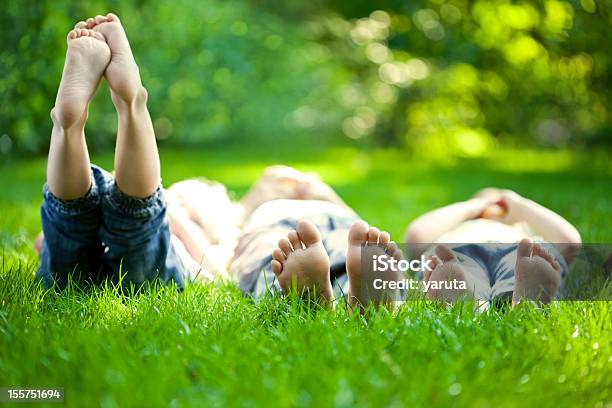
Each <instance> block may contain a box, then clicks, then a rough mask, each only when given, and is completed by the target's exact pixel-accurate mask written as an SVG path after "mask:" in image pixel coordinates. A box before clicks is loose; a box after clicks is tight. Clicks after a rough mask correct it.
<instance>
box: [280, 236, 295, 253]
mask: <svg viewBox="0 0 612 408" xmlns="http://www.w3.org/2000/svg"><path fill="white" fill-rule="evenodd" d="M278 247H279V248H280V250H281V251H283V253H284V254H285V256H287V255H289V254H290V253H291V252H293V249H292V248H291V244H290V243H289V240H288V239H287V238H281V239H280V240H279V241H278Z"/></svg>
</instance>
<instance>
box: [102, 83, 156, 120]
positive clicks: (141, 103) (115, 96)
mask: <svg viewBox="0 0 612 408" xmlns="http://www.w3.org/2000/svg"><path fill="white" fill-rule="evenodd" d="M111 99H112V100H113V104H114V105H115V109H117V112H118V113H120V114H121V113H124V112H128V111H131V110H134V109H136V108H138V107H146V105H147V99H148V92H147V90H146V88H145V87H144V86H142V85H140V86H139V87H138V88H137V89H135V90H134V91H132V92H124V93H121V94H119V93H116V92H113V91H112V90H111Z"/></svg>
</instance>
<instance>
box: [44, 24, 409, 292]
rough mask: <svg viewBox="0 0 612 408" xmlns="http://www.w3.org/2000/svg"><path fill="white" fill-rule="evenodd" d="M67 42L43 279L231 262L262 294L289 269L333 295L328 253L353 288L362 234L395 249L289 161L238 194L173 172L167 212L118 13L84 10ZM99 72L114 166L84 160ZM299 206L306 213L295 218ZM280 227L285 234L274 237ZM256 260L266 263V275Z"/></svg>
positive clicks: (190, 273) (170, 271)
mask: <svg viewBox="0 0 612 408" xmlns="http://www.w3.org/2000/svg"><path fill="white" fill-rule="evenodd" d="M67 42H68V51H67V54H66V62H65V65H64V71H63V74H62V79H61V83H60V86H59V90H58V94H57V99H56V102H55V107H54V108H53V109H52V111H51V118H52V121H53V130H52V134H51V143H50V150H49V159H48V165H47V183H46V185H45V187H44V200H43V203H42V206H41V219H42V227H43V235H41V238H40V239H39V240H38V242H37V245H38V248H39V252H40V258H41V265H40V268H39V270H38V273H37V276H38V277H39V278H40V279H41V280H42V282H43V283H44V284H45V285H47V286H51V285H54V284H57V285H58V286H59V287H63V286H65V285H66V284H67V283H68V280H69V279H70V278H72V279H73V280H74V281H76V282H93V283H95V282H101V281H103V280H105V279H110V280H111V281H113V282H122V283H123V284H134V285H136V286H141V285H143V284H145V283H150V282H153V281H161V282H175V283H176V284H177V285H178V286H179V287H180V286H182V285H183V284H184V283H185V282H186V281H189V280H194V279H198V278H202V277H211V275H213V276H214V275H220V274H221V273H222V272H223V271H224V269H225V266H226V263H229V264H230V272H231V276H232V277H233V278H234V279H236V281H237V282H238V283H239V285H240V287H241V288H242V289H243V290H244V291H245V292H251V293H255V294H260V293H263V292H264V289H265V287H266V282H270V283H271V282H272V279H273V278H274V277H276V278H277V279H278V284H279V286H280V288H281V289H282V290H284V291H286V290H288V288H289V286H290V284H291V281H292V280H293V279H294V278H296V282H297V289H298V290H300V291H301V290H302V289H312V292H313V293H315V292H316V296H317V298H319V299H321V300H322V301H324V302H328V301H329V300H331V298H332V296H333V295H332V284H331V278H332V276H330V264H331V273H332V274H333V277H334V278H335V277H340V276H341V275H344V276H345V278H344V282H345V283H346V280H347V279H346V274H343V271H344V269H345V268H344V264H345V263H344V260H345V259H346V269H347V270H348V272H349V275H348V281H349V284H348V285H349V288H348V291H349V293H351V291H353V290H354V288H355V286H358V284H359V283H358V281H359V274H360V268H361V265H360V261H359V257H360V253H359V248H360V246H361V244H362V243H366V242H376V243H380V244H381V245H383V246H385V247H386V248H387V251H388V252H389V254H390V255H391V256H399V252H398V251H397V247H396V246H395V244H393V243H391V242H390V237H389V234H388V233H386V232H380V231H379V230H378V229H376V228H370V227H369V226H368V225H367V224H366V223H365V222H363V221H359V220H358V218H357V216H356V215H355V213H354V212H353V211H352V210H351V209H350V208H348V207H347V206H346V205H345V204H344V203H343V202H342V200H340V198H339V197H338V196H337V195H336V194H335V193H334V192H333V190H331V188H329V186H327V185H325V184H324V183H322V182H321V181H320V180H319V179H318V178H317V177H313V176H308V175H304V174H302V173H299V172H297V171H295V170H293V169H289V168H283V167H276V168H271V169H269V170H268V171H267V172H265V173H264V176H263V177H262V179H261V180H260V182H258V183H257V184H256V185H255V186H254V188H253V189H252V191H251V192H250V193H249V194H248V195H247V196H246V197H245V199H244V200H243V201H242V202H241V203H239V204H236V205H234V204H232V203H231V202H230V200H229V199H228V198H227V197H223V194H225V190H224V189H223V188H222V187H220V186H214V185H213V186H211V185H209V184H206V183H199V182H196V181H189V182H185V183H180V184H179V185H177V186H175V187H174V188H172V189H171V191H172V192H171V193H169V195H170V202H171V206H170V211H169V214H168V207H167V204H166V198H165V197H166V195H167V193H166V192H165V191H164V190H162V188H161V186H160V180H161V176H160V165H159V155H158V151H157V146H156V142H155V135H154V133H153V126H152V124H151V118H150V116H149V112H148V110H147V106H146V102H147V93H146V90H145V89H144V87H143V86H142V84H141V80H140V75H139V71H138V66H137V65H136V62H135V60H134V57H133V55H132V51H131V49H130V45H129V43H128V40H127V36H126V34H125V31H124V29H123V27H122V26H121V23H120V21H119V19H118V17H117V16H115V15H114V14H108V15H106V16H101V15H99V16H96V17H95V18H89V19H87V20H86V21H81V22H79V23H77V24H76V26H75V27H74V29H73V30H72V31H70V32H69V33H68V38H67ZM103 76H104V77H105V78H106V80H107V81H108V84H109V87H110V89H111V97H112V100H113V103H114V105H115V108H116V110H117V114H118V119H119V120H118V132H117V143H116V150H115V174H114V176H113V175H111V174H110V173H108V172H106V171H104V170H103V169H101V168H99V167H97V166H93V165H91V164H90V160H89V155H88V151H87V145H86V142H85V134H84V129H85V122H86V120H87V112H88V106H89V103H90V101H91V99H92V97H93V95H94V93H95V91H96V88H97V87H98V85H99V84H100V81H101V79H102V77H103ZM202 193H203V194H202ZM219 193H221V196H220V195H219ZM194 200H196V201H194ZM198 207H199V208H200V209H198ZM202 211H204V212H203V213H202ZM215 212H216V213H215ZM202 215H204V216H202ZM296 216H298V217H308V218H309V219H310V220H309V221H307V220H303V221H300V222H298V221H297V220H296ZM168 220H169V221H170V225H169V222H168ZM243 223H244V228H243V230H242V236H241V238H240V239H238V235H237V233H238V227H239V226H242V224H243ZM351 225H352V226H351ZM170 227H171V228H170ZM223 227H227V229H225V230H224V228H223ZM171 230H172V233H171ZM281 235H286V237H287V238H286V239H282V240H281V241H280V242H278V245H277V240H278V237H279V236H281ZM322 235H323V236H322ZM43 237H44V238H43ZM347 237H348V241H347ZM349 243H350V244H351V245H349ZM234 246H235V247H236V251H235V252H234V248H233V247H234ZM349 248H350V249H349ZM328 253H329V254H330V255H331V261H330V257H329V256H328ZM272 258H274V260H273V261H272V262H270V260H271V259H272ZM202 266H203V267H204V270H206V269H209V271H208V272H203V271H202V269H203V268H202ZM262 268H263V269H266V268H267V269H268V271H269V270H270V269H272V272H273V273H268V274H267V275H265V274H262V273H261V270H262ZM266 279H267V281H266ZM352 298H353V297H352ZM355 301H357V300H355Z"/></svg>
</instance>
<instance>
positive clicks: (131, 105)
mask: <svg viewBox="0 0 612 408" xmlns="http://www.w3.org/2000/svg"><path fill="white" fill-rule="evenodd" d="M79 24H80V25H81V26H87V27H88V28H91V29H93V30H94V31H96V32H99V33H101V34H102V35H104V37H105V39H106V41H107V43H108V45H109V47H110V50H111V62H110V63H109V65H108V68H107V69H106V71H105V76H106V79H107V80H108V83H109V86H110V88H111V92H112V97H113V103H114V104H115V107H116V109H117V113H118V116H119V129H118V134H117V146H116V154H115V175H116V176H115V180H114V181H112V182H111V183H109V185H108V188H107V191H106V194H105V195H104V197H103V198H102V217H103V220H104V222H103V225H102V228H101V229H100V238H101V240H102V242H103V244H104V245H105V247H106V249H105V252H104V259H105V261H106V264H107V266H108V268H109V273H110V274H111V275H112V276H113V277H114V279H115V280H118V279H119V277H120V275H123V278H122V279H123V282H124V283H133V284H136V285H141V284H143V283H146V282H150V281H153V280H155V279H157V278H159V279H160V280H161V281H163V282H169V281H175V282H176V283H177V284H178V285H181V284H182V283H183V281H184V280H185V278H186V272H185V268H184V267H183V264H182V262H181V260H180V259H179V258H178V256H177V254H176V252H175V250H174V248H173V246H172V244H171V240H170V238H171V236H170V231H169V228H168V221H167V217H166V202H165V199H164V194H163V191H162V190H161V188H160V180H161V179H160V169H159V155H158V152H157V146H156V143H155V134H154V133H153V125H152V124H151V118H150V116H149V112H148V110H147V106H146V102H147V95H146V91H145V90H144V88H143V87H142V84H141V81H140V76H139V73H138V67H137V66H136V62H135V61H134V58H133V56H132V51H131V50H130V45H129V43H128V41H127V37H126V35H125V32H124V30H123V27H122V26H121V24H120V23H119V19H118V18H117V17H116V16H114V15H110V14H109V15H108V16H106V17H102V16H97V17H96V18H95V19H89V20H87V21H86V22H81V23H79Z"/></svg>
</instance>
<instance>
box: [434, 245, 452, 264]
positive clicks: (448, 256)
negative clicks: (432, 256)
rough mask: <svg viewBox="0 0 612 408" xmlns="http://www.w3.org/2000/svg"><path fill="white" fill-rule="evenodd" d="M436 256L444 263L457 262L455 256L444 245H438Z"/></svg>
mask: <svg viewBox="0 0 612 408" xmlns="http://www.w3.org/2000/svg"><path fill="white" fill-rule="evenodd" d="M436 255H437V256H438V258H440V259H441V260H442V262H452V261H454V260H455V254H453V252H452V251H451V250H450V249H448V248H447V247H445V246H444V245H438V246H437V247H436Z"/></svg>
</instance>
